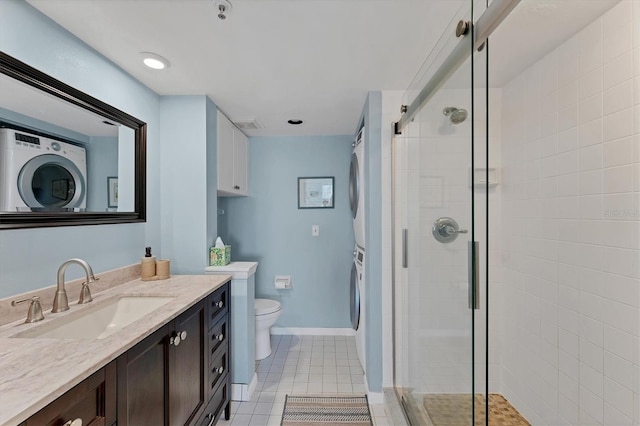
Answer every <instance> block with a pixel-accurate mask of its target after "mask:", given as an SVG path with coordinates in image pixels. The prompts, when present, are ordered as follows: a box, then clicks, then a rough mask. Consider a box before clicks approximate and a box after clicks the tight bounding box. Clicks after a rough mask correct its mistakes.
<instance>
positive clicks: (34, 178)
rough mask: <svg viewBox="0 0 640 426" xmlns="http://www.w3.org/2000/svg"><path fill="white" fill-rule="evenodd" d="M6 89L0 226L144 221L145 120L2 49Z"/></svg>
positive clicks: (0, 135)
mask: <svg viewBox="0 0 640 426" xmlns="http://www.w3.org/2000/svg"><path fill="white" fill-rule="evenodd" d="M0 94H1V95H0V151H1V153H0V229H15V228H34V227H47V226H70V225H93V224H110V223H128V222H144V221H145V219H146V214H145V213H146V211H145V210H146V124H145V123H144V122H143V121H141V120H139V119H137V118H135V117H132V116H130V115H129V114H127V113H125V112H123V111H120V110H118V109H116V108H114V107H112V106H110V105H108V104H106V103H104V102H102V101H100V100H98V99H95V98H93V97H91V96H89V95H87V94H86V93H83V92H81V91H79V90H77V89H75V88H73V87H71V86H69V85H67V84H65V83H62V82H61V81H59V80H56V79H54V78H52V77H50V76H49V75H47V74H44V73H42V72H41V71H39V70H37V69H35V68H32V67H31V66H29V65H27V64H25V63H23V62H21V61H19V60H17V59H15V58H13V57H11V56H9V55H7V54H5V53H4V52H0ZM114 179H115V180H114ZM114 200H116V201H117V202H114Z"/></svg>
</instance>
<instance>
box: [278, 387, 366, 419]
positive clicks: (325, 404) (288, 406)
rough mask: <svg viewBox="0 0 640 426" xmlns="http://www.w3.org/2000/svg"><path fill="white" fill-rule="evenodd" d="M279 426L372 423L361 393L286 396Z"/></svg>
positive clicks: (364, 397)
mask: <svg viewBox="0 0 640 426" xmlns="http://www.w3.org/2000/svg"><path fill="white" fill-rule="evenodd" d="M280 424H281V425H282V426H316V425H318V426H325V425H336V426H372V425H373V422H372V421H371V412H370V411H369V403H368V401H367V397H366V395H364V396H310V395H305V396H294V395H287V398H286V400H285V402H284V412H283V413H282V422H280Z"/></svg>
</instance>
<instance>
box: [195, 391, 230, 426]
mask: <svg viewBox="0 0 640 426" xmlns="http://www.w3.org/2000/svg"><path fill="white" fill-rule="evenodd" d="M229 391H230V389H229V381H228V380H225V382H224V383H222V385H221V386H220V387H218V389H217V390H216V392H215V393H214V394H213V396H212V397H211V399H210V400H209V404H207V408H206V409H205V411H204V414H203V415H202V417H201V418H200V422H198V425H199V426H211V425H214V424H216V423H217V421H218V419H219V418H220V415H221V414H222V413H223V411H224V408H225V407H226V405H227V403H230V394H229Z"/></svg>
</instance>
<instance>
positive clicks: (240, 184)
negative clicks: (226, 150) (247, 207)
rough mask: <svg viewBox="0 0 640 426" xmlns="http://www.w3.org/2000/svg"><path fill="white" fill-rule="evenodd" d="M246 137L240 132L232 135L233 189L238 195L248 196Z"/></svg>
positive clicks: (237, 131)
mask: <svg viewBox="0 0 640 426" xmlns="http://www.w3.org/2000/svg"><path fill="white" fill-rule="evenodd" d="M247 149H248V140H247V137H246V136H245V135H244V133H242V132H241V131H240V130H237V129H236V130H235V131H234V133H233V189H234V190H235V191H236V192H238V194H242V195H248V194H249V188H248V186H247V183H248V182H247V165H248V162H247V160H248V159H247Z"/></svg>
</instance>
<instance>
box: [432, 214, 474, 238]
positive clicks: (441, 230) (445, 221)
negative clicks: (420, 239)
mask: <svg viewBox="0 0 640 426" xmlns="http://www.w3.org/2000/svg"><path fill="white" fill-rule="evenodd" d="M431 232H432V234H433V237H434V238H435V239H436V240H437V241H439V242H441V243H445V244H446V243H450V242H452V241H455V239H456V238H458V234H466V233H468V232H469V231H467V230H466V229H460V227H459V226H458V222H456V221H455V220H453V219H452V218H450V217H441V218H439V219H436V221H435V222H434V223H433V228H432V229H431Z"/></svg>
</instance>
